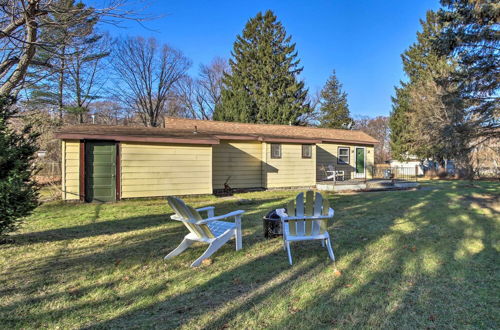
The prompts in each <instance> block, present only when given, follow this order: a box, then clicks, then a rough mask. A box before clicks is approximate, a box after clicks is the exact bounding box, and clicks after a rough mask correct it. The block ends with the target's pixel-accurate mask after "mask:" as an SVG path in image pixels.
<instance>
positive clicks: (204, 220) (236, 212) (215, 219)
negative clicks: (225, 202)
mask: <svg viewBox="0 0 500 330" xmlns="http://www.w3.org/2000/svg"><path fill="white" fill-rule="evenodd" d="M243 213H245V211H243V210H237V211H233V212H230V213H227V214H223V215H218V216H216V217H210V218H207V219H203V220H200V221H198V222H197V224H204V223H207V222H210V221H217V220H222V219H227V218H230V217H237V216H239V215H242V214H243Z"/></svg>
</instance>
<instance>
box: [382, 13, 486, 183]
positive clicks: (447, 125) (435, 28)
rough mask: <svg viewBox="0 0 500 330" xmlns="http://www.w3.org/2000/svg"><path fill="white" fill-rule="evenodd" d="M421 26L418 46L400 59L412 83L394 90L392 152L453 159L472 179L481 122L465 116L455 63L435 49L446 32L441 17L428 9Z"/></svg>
mask: <svg viewBox="0 0 500 330" xmlns="http://www.w3.org/2000/svg"><path fill="white" fill-rule="evenodd" d="M421 24H422V32H419V33H417V42H416V43H415V44H413V45H412V46H411V47H410V48H409V49H408V50H407V51H405V52H404V54H403V55H402V58H403V66H404V71H405V73H406V74H407V76H408V78H409V81H408V82H406V83H402V86H401V88H399V89H396V97H395V98H393V112H392V114H391V121H390V125H391V130H393V132H392V134H391V140H392V141H391V142H392V146H393V148H394V149H393V154H394V156H395V157H397V158H399V159H403V158H404V157H405V156H407V155H416V156H418V157H420V158H430V159H433V160H435V161H438V162H439V163H440V164H443V162H444V160H445V159H453V160H455V161H456V162H457V165H459V166H460V167H461V168H462V169H464V170H465V171H464V172H463V173H464V174H465V175H466V176H470V174H471V173H472V171H471V167H470V161H469V160H470V155H471V153H470V152H471V141H472V139H474V137H475V131H476V129H475V128H478V127H477V121H476V120H474V119H473V118H471V117H470V116H468V115H467V113H466V107H467V100H466V99H465V98H464V97H463V96H464V95H463V90H462V88H461V86H460V85H459V84H457V83H456V82H455V81H454V80H453V79H452V77H453V76H454V74H455V73H456V72H457V64H456V63H457V59H456V58H455V57H447V56H443V55H442V54H440V53H439V52H437V51H436V49H435V48H434V42H435V40H436V38H437V37H438V36H439V34H440V33H441V31H442V29H443V25H442V23H441V22H440V20H439V19H438V16H437V15H436V13H435V12H432V11H429V12H428V13H427V15H426V20H425V21H422V22H421Z"/></svg>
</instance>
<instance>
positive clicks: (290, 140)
mask: <svg viewBox="0 0 500 330" xmlns="http://www.w3.org/2000/svg"><path fill="white" fill-rule="evenodd" d="M259 141H263V142H281V143H307V144H309V143H313V144H314V143H321V140H317V139H302V138H280V137H276V138H274V137H265V136H261V137H259Z"/></svg>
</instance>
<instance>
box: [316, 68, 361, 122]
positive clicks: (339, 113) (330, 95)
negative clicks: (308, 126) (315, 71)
mask: <svg viewBox="0 0 500 330" xmlns="http://www.w3.org/2000/svg"><path fill="white" fill-rule="evenodd" d="M319 122H320V126H321V127H327V128H344V129H350V128H352V126H353V124H354V121H353V120H352V118H351V117H350V115H349V106H348V104H347V93H346V92H344V91H343V90H342V84H341V83H340V82H339V81H338V79H337V76H336V74H335V71H333V73H332V75H331V76H330V78H328V80H327V82H326V84H325V87H323V89H322V90H321V101H320V109H319Z"/></svg>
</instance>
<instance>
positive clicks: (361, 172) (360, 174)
mask: <svg viewBox="0 0 500 330" xmlns="http://www.w3.org/2000/svg"><path fill="white" fill-rule="evenodd" d="M356 177H357V178H364V177H365V148H356Z"/></svg>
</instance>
